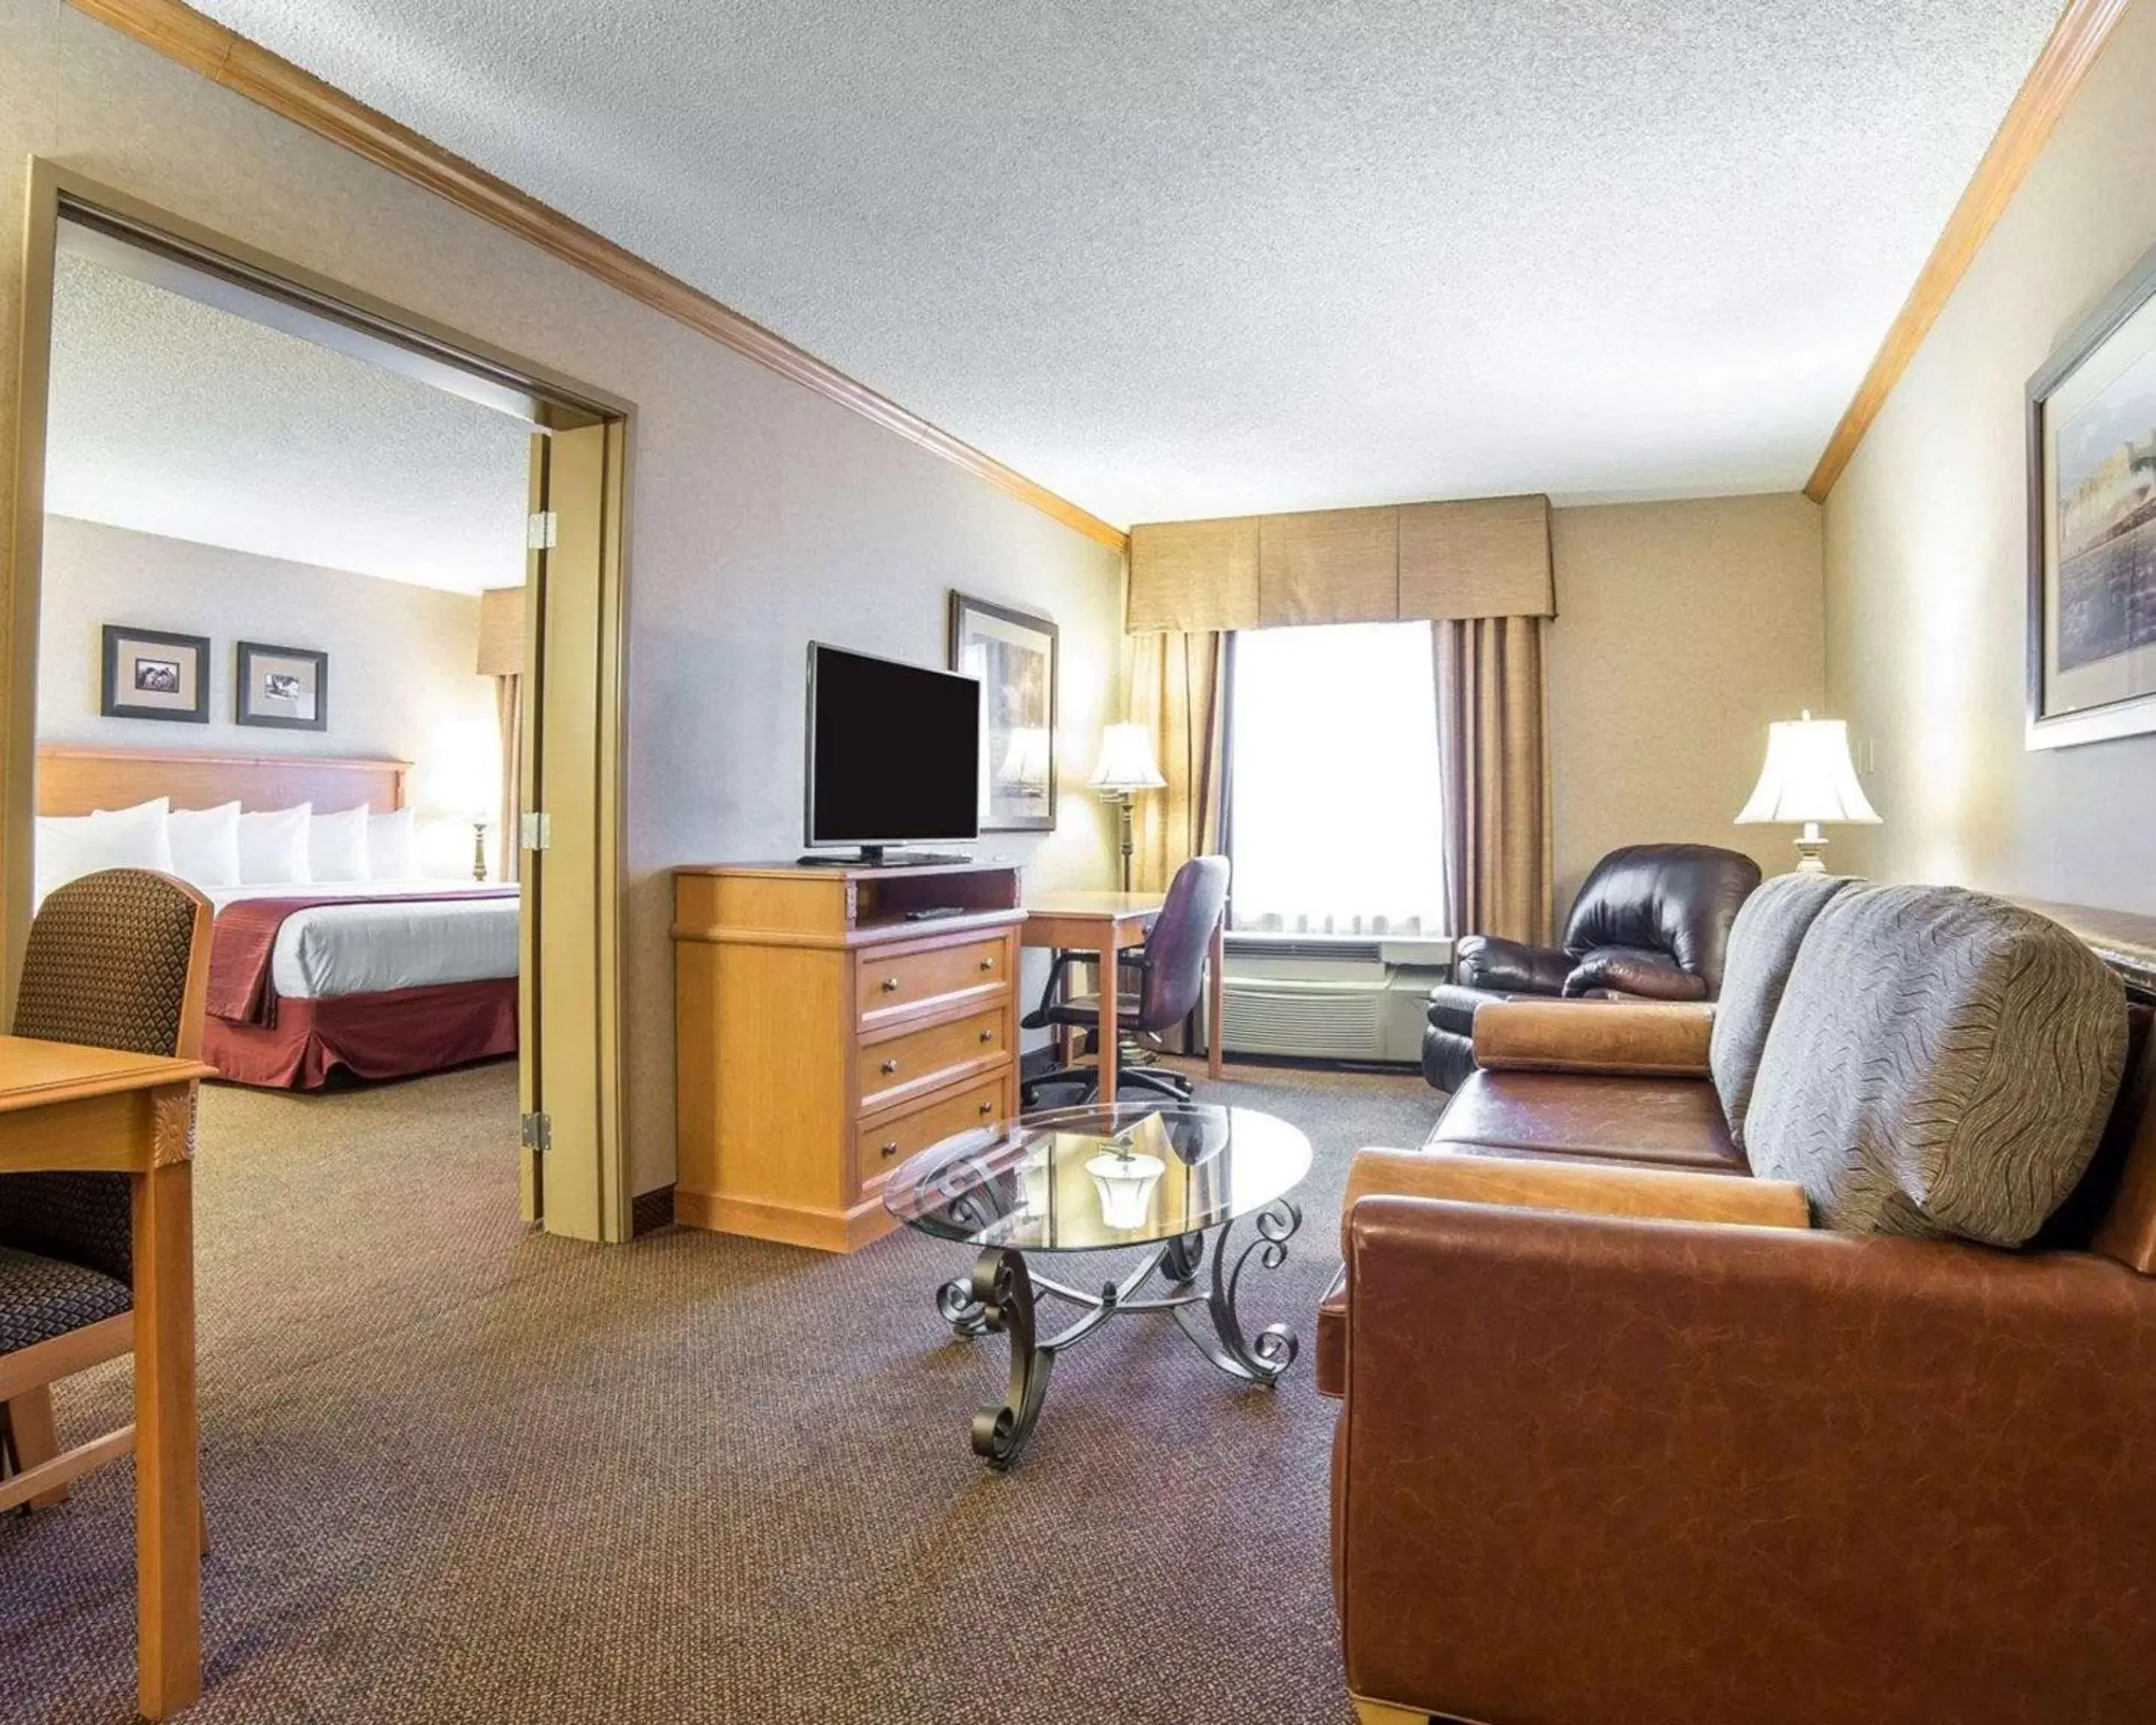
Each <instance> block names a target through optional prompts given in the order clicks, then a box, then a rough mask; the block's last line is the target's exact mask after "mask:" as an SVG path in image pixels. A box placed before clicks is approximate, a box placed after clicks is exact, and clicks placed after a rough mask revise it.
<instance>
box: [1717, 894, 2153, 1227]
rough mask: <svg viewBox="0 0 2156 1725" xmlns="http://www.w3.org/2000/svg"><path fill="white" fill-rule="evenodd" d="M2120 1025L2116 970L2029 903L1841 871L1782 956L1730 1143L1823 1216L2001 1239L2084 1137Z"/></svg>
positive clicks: (2111, 1087) (2066, 1170)
mask: <svg viewBox="0 0 2156 1725" xmlns="http://www.w3.org/2000/svg"><path fill="white" fill-rule="evenodd" d="M2126 1029H2127V1026H2126V993H2125V989H2124V987H2123V984H2122V983H2120V982H2119V979H2118V978H2117V976H2116V975H2115V974H2113V973H2112V971H2111V970H2110V969H2109V968H2108V967H2107V966H2106V965H2105V964H2104V963H2103V962H2102V960H2101V959H2099V958H2098V957H2097V956H2096V955H2095V954H2094V953H2093V952H2091V951H2090V950H2089V949H2088V947H2087V946H2085V945H2084V944H2083V943H2082V942H2080V941H2078V940H2076V938H2075V937H2073V936H2072V935H2071V934H2069V933H2067V932H2066V930H2065V929H2063V928H2061V927H2059V926H2058V924H2057V923H2056V922H2051V920H2049V919H2048V918H2046V917H2043V916H2037V915H2036V914H2035V912H2034V911H2025V910H2022V909H2020V907H2019V906H2014V905H2010V904H2006V903H2004V902H2003V901H2000V900H1998V899H1994V898H1989V897H1986V896H1984V895H1983V894H1981V893H1974V892H1967V891H1963V890H1962V889H1961V888H1959V887H1954V886H1852V887H1851V888H1849V889H1848V890H1847V891H1844V892H1842V893H1840V894H1839V895H1838V896H1835V898H1833V899H1832V900H1831V901H1829V902H1828V903H1827V905H1826V906H1825V907H1824V908H1822V909H1821V910H1820V912H1819V914H1818V916H1816V917H1815V919H1814V920H1813V922H1812V927H1811V932H1810V934H1809V936H1807V937H1805V939H1804V946H1803V948H1802V950H1801V951H1799V952H1798V954H1797V962H1796V965H1795V967H1794V969H1792V970H1791V972H1790V973H1789V986H1788V988H1786V989H1785V990H1784V992H1783V995H1782V1004H1781V1009H1780V1010H1779V1012H1777V1013H1776V1014H1775V1015H1774V1028H1773V1029H1772V1030H1771V1031H1770V1032H1769V1033H1768V1038H1767V1047H1766V1052H1765V1054H1764V1055H1763V1056H1762V1058H1761V1060H1760V1062H1759V1074H1758V1080H1757V1081H1756V1082H1755V1084H1754V1085H1753V1091H1752V1102H1751V1107H1750V1110H1749V1111H1748V1114H1747V1115H1746V1117H1745V1122H1744V1138H1745V1145H1744V1147H1745V1151H1746V1153H1747V1155H1748V1158H1749V1159H1750V1161H1751V1163H1752V1169H1753V1173H1756V1174H1758V1175H1760V1176H1761V1177H1763V1178H1768V1179H1783V1180H1794V1181H1796V1182H1797V1183H1799V1184H1800V1185H1802V1186H1803V1187H1804V1189H1805V1191H1806V1192H1807V1193H1809V1194H1810V1197H1811V1200H1812V1204H1813V1205H1814V1207H1815V1209H1817V1210H1818V1211H1819V1213H1820V1215H1821V1217H1822V1218H1823V1219H1824V1220H1825V1223H1826V1224H1827V1225H1828V1226H1829V1227H1831V1228H1835V1229H1840V1230H1845V1231H1847V1232H1851V1233H1870V1234H1904V1235H1921V1236H1926V1237H1932V1238H1939V1237H1946V1236H1952V1235H1959V1236H1961V1237H1962V1238H1963V1239H1968V1240H1980V1241H1983V1242H1984V1243H1986V1244H1988V1245H1999V1246H2016V1245H2021V1244H2022V1243H2023V1242H2024V1241H2025V1240H2028V1239H2029V1238H2030V1235H2034V1234H2035V1232H2036V1230H2038V1229H2039V1228H2040V1227H2041V1226H2042V1225H2043V1224H2044V1221H2045V1219H2046V1217H2048V1216H2049V1215H2050V1214H2051V1212H2052V1211H2053V1210H2054V1209H2057V1207H2058V1206H2059V1205H2060V1204H2061V1203H2062V1202H2064V1200H2065V1199H2066V1196H2067V1195H2068V1194H2070V1193H2071V1191H2072V1190H2073V1189H2074V1186H2075V1183H2076V1182H2077V1181H2078V1180H2079V1179H2080V1178H2081V1177H2082V1172H2083V1171H2084V1170H2085V1169H2086V1168H2087V1166H2088V1162H2089V1158H2090V1157H2091V1156H2092V1154H2093V1153H2095V1149H2096V1142H2097V1134H2098V1133H2099V1132H2101V1131H2102V1127H2103V1122H2104V1117H2105V1115H2106V1113H2107V1111H2108V1110H2109V1108H2110V1106H2111V1102H2112V1096H2113V1094H2114V1093H2115V1092H2116V1091H2117V1087H2118V1081H2119V1075H2120V1071H2121V1069H2122V1068H2123V1065H2124V1064H2125V1060H2126Z"/></svg>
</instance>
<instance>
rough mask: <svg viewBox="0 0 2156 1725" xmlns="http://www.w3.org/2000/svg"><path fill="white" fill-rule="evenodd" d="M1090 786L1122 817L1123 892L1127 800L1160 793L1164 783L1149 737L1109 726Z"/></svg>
mask: <svg viewBox="0 0 2156 1725" xmlns="http://www.w3.org/2000/svg"><path fill="white" fill-rule="evenodd" d="M1167 783H1168V781H1167V780H1166V779H1164V778H1162V777H1161V776H1160V768H1158V767H1157V766H1155V765H1154V764H1153V758H1152V736H1151V734H1150V733H1149V732H1147V729H1146V727H1145V726H1142V725H1111V726H1108V728H1107V729H1106V731H1104V732H1101V759H1100V762H1099V764H1098V765H1097V766H1096V767H1095V768H1093V777H1092V779H1091V784H1092V787H1093V788H1094V789H1095V790H1096V791H1098V792H1099V793H1101V797H1102V798H1104V799H1105V800H1106V801H1107V802H1110V803H1114V804H1116V809H1117V810H1118V811H1119V813H1120V814H1121V816H1122V841H1123V891H1126V892H1128V891H1130V890H1131V853H1132V850H1134V849H1135V848H1136V847H1135V846H1134V845H1133V844H1132V839H1131V798H1132V797H1133V796H1135V795H1137V793H1138V792H1140V791H1157V790H1160V789H1162V788H1163V787H1165V786H1166V785H1167Z"/></svg>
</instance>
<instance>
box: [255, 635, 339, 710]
mask: <svg viewBox="0 0 2156 1725" xmlns="http://www.w3.org/2000/svg"><path fill="white" fill-rule="evenodd" d="M233 687H234V706H236V708H237V711H235V712H234V715H233V716H234V718H235V719H236V720H238V721H239V723H241V724H243V725H266V726H269V727H271V728H272V729H274V730H278V731H326V730H328V729H329V725H330V656H329V655H328V654H326V653H317V652H316V651H314V650H313V649H311V648H307V647H270V646H265V645H264V644H263V643H261V642H260V641H242V642H241V643H240V644H239V672H238V675H236V676H234V679H233Z"/></svg>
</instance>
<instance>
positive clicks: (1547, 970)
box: [1452, 934, 1572, 994]
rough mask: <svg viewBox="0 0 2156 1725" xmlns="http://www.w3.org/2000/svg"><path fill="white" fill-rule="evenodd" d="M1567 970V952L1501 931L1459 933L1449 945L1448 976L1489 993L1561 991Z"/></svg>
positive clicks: (1464, 984)
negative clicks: (1511, 938) (1512, 938)
mask: <svg viewBox="0 0 2156 1725" xmlns="http://www.w3.org/2000/svg"><path fill="white" fill-rule="evenodd" d="M1571 972H1572V957H1571V955H1570V954H1568V953H1566V952H1559V951H1558V949H1557V948H1556V947H1531V946H1529V945H1528V944H1527V942H1525V941H1508V940H1507V939H1505V938H1504V937H1503V936H1501V935H1495V934H1470V935H1463V936H1462V937H1460V940H1459V941H1458V942H1456V943H1455V945H1454V947H1453V949H1452V980H1453V981H1454V982H1455V983H1459V984H1460V985H1461V986H1462V987H1463V988H1486V989H1489V990H1490V991H1491V993H1498V994H1506V993H1520V994H1561V993H1563V992H1564V979H1565V978H1566V977H1567V976H1568V975H1570V974H1571Z"/></svg>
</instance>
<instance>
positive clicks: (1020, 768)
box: [951, 593, 1057, 833]
mask: <svg viewBox="0 0 2156 1725" xmlns="http://www.w3.org/2000/svg"><path fill="white" fill-rule="evenodd" d="M1056 650H1057V635H1056V629H1055V624H1053V623H1052V622H1050V620H1049V619H1047V618H1045V617H1035V616H1033V615H1031V614H1029V613H1027V612H1024V611H1014V610H1012V609H1010V608H1009V607H1008V606H1005V605H997V604H992V603H989V602H988V600H986V599H976V598H968V596H967V595H966V594H964V593H952V595H951V669H952V670H955V671H958V672H961V673H962V674H963V675H967V676H969V677H978V678H979V679H980V683H981V706H982V715H981V717H982V729H981V830H982V831H983V832H984V833H1045V832H1049V831H1051V830H1053V829H1054V828H1055V694H1056V691H1055V674H1056V663H1055V660H1056Z"/></svg>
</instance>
